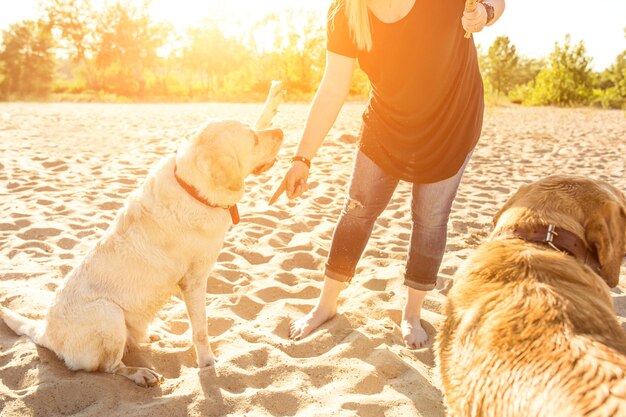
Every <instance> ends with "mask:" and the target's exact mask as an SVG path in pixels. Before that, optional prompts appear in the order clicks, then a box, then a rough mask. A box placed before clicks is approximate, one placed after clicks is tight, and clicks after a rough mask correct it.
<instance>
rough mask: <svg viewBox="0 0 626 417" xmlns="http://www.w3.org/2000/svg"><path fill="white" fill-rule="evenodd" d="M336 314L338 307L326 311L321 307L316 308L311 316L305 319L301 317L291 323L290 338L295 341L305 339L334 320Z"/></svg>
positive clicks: (308, 315) (310, 312) (311, 312)
mask: <svg viewBox="0 0 626 417" xmlns="http://www.w3.org/2000/svg"><path fill="white" fill-rule="evenodd" d="M335 314H337V307H335V308H330V309H324V308H320V307H319V306H315V307H314V308H313V310H311V311H309V314H307V315H306V316H304V317H300V318H299V319H298V320H296V321H294V322H293V323H291V331H290V334H289V337H290V338H291V339H293V340H300V339H302V338H305V337H307V336H308V335H309V334H310V333H311V332H312V331H313V330H315V329H317V328H318V327H320V326H321V325H322V324H324V323H326V322H327V321H328V320H330V319H331V318H333V317H334V316H335Z"/></svg>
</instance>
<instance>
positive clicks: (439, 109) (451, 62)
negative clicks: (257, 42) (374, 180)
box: [327, 0, 484, 183]
mask: <svg viewBox="0 0 626 417" xmlns="http://www.w3.org/2000/svg"><path fill="white" fill-rule="evenodd" d="M336 1H337V0H336ZM336 1H335V2H333V4H331V7H330V10H329V13H328V17H329V22H328V31H327V35H328V39H327V49H328V50H329V51H331V52H334V53H337V54H340V55H344V56H348V57H352V58H357V59H358V62H359V65H360V66H361V68H362V69H363V71H364V72H365V73H366V74H367V76H368V77H369V80H370V83H371V86H372V90H371V93H370V98H369V102H368V105H367V108H366V110H365V112H364V114H363V124H362V128H361V132H360V135H359V147H360V149H361V150H362V151H363V152H364V153H365V154H366V155H367V156H368V157H369V158H370V159H372V160H373V161H374V162H376V163H377V164H378V165H379V166H380V167H381V168H382V169H383V170H384V171H386V172H387V173H388V174H390V175H392V176H394V177H396V178H400V179H403V180H406V181H410V182H414V183H433V182H438V181H441V180H444V179H447V178H450V177H452V176H454V175H455V174H456V173H457V172H458V170H459V169H460V168H461V166H462V165H463V162H464V161H465V158H466V156H467V154H468V153H469V152H470V151H471V150H472V149H473V148H474V146H475V145H476V142H477V141H478V138H479V136H480V131H481V129H482V120H483V108H484V98H483V83H482V78H481V76H480V72H479V69H478V59H477V54H476V47H475V46H474V41H473V39H465V38H464V36H463V35H464V34H465V32H464V30H463V27H462V25H461V16H462V14H463V9H464V4H465V1H464V0H436V1H429V2H424V1H422V0H415V5H414V6H413V8H412V9H411V11H410V12H409V13H408V14H407V15H406V16H405V17H404V18H402V19H401V20H399V21H397V22H395V23H384V22H382V21H380V20H379V19H378V18H376V16H374V15H373V14H372V13H371V12H370V22H371V27H372V41H373V42H372V43H373V47H372V50H371V51H370V52H367V51H362V50H358V48H357V47H356V45H355V44H354V42H353V40H352V38H351V35H350V31H349V28H348V22H347V18H346V15H345V12H344V7H343V5H341V6H340V9H339V10H338V11H337V13H334V14H333V13H332V11H333V10H334V9H335V7H336V5H337V3H336Z"/></svg>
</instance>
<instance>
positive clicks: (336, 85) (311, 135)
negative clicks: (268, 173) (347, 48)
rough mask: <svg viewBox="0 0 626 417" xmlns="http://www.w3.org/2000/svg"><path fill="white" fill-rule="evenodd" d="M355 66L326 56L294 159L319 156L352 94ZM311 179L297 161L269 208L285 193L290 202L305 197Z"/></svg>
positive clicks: (338, 57)
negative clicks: (320, 78) (318, 152)
mask: <svg viewBox="0 0 626 417" xmlns="http://www.w3.org/2000/svg"><path fill="white" fill-rule="evenodd" d="M354 63H355V58H349V57H346V56H343V55H339V54H336V53H333V52H330V51H329V52H327V53H326V69H325V70H324V76H323V77H322V82H321V83H320V86H319V88H318V89H317V93H315V97H314V98H313V102H312V103H311V107H310V109H309V114H308V116H307V119H306V123H305V125H304V131H303V132H302V138H301V139H300V144H299V145H298V149H297V151H296V154H295V155H297V156H304V157H305V158H307V159H309V160H311V159H313V157H314V156H315V154H316V153H317V150H318V149H319V147H320V146H321V145H322V142H323V141H324V138H325V137H326V135H327V134H328V131H329V130H330V128H331V127H332V126H333V124H334V123H335V119H337V115H338V114H339V110H341V106H343V103H344V102H345V101H346V97H347V96H348V93H349V92H350V83H351V81H352V73H353V72H354ZM308 176H309V167H308V166H307V165H306V164H305V163H304V162H300V161H294V162H293V163H292V164H291V167H290V168H289V171H287V174H286V175H285V178H284V179H283V180H282V182H281V183H280V185H279V186H278V188H277V189H276V191H275V192H274V195H273V196H272V198H271V199H270V201H269V204H270V205H271V204H273V203H274V202H275V201H276V200H277V199H278V197H280V195H281V194H282V193H283V192H285V191H286V192H287V197H288V198H290V199H292V198H296V197H299V196H300V195H302V193H304V192H305V191H306V190H307V189H308V186H307V178H308Z"/></svg>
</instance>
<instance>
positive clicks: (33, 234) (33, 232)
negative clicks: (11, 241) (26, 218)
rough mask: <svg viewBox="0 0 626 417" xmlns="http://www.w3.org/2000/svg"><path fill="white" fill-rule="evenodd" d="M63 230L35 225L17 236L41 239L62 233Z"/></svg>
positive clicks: (25, 238) (27, 238)
mask: <svg viewBox="0 0 626 417" xmlns="http://www.w3.org/2000/svg"><path fill="white" fill-rule="evenodd" d="M61 232H62V230H60V229H56V228H54V227H33V228H30V229H28V230H26V231H25V232H24V233H18V234H17V236H18V237H19V238H20V239H23V240H40V239H45V238H48V237H53V236H58V235H60V234H61Z"/></svg>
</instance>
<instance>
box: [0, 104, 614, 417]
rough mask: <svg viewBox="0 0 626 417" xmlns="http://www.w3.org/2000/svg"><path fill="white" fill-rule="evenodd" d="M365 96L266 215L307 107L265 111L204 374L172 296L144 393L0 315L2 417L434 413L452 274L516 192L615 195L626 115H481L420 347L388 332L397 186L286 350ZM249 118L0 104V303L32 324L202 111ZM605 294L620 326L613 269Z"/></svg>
mask: <svg viewBox="0 0 626 417" xmlns="http://www.w3.org/2000/svg"><path fill="white" fill-rule="evenodd" d="M364 105H365V104H364V103H348V104H346V105H345V106H344V109H343V110H342V112H341V114H340V116H339V118H338V119H337V122H336V123H335V126H334V128H333V129H332V130H331V132H330V133H329V135H328V137H327V139H326V141H325V143H324V145H323V147H322V148H321V150H320V152H319V153H318V156H317V157H316V158H314V160H313V167H312V170H311V176H310V190H309V191H308V193H307V194H306V195H305V196H304V197H303V198H301V199H298V200H296V201H291V202H289V201H288V200H287V199H286V197H282V198H281V199H280V200H279V201H278V202H277V203H276V204H275V205H274V206H271V207H270V206H268V204H267V201H268V200H269V197H270V196H271V194H272V191H273V190H274V189H275V187H276V186H277V185H278V183H279V181H280V180H281V179H282V176H283V174H284V172H285V171H286V169H287V167H288V164H289V158H290V157H291V156H292V155H293V153H294V150H295V146H296V144H297V141H298V139H299V135H300V133H301V130H302V128H303V126H304V121H305V118H306V115H307V111H308V105H307V104H289V103H287V104H284V105H282V106H281V107H280V110H279V113H278V115H277V116H276V117H275V119H274V125H275V126H276V127H280V128H282V129H283V130H284V133H285V142H284V146H283V149H282V150H281V152H280V154H279V160H278V162H277V163H276V165H275V166H274V167H273V168H272V169H271V170H269V171H268V172H265V173H263V174H262V175H260V176H258V177H250V178H249V179H248V180H247V182H246V195H245V196H244V198H243V200H242V201H241V202H240V203H239V212H240V214H241V223H240V224H238V225H235V226H232V227H231V229H230V231H229V232H228V233H227V236H226V239H225V242H224V247H223V250H222V251H221V254H220V256H219V259H218V263H217V264H216V266H215V267H214V269H213V271H212V272H211V274H210V276H209V278H208V292H207V295H206V311H207V317H208V323H209V327H208V330H209V335H210V338H211V346H212V348H213V351H214V352H215V353H216V354H217V356H218V360H219V362H218V363H217V365H216V366H214V367H208V368H204V369H198V368H197V367H196V364H195V352H194V348H193V345H192V342H191V329H190V326H189V321H188V319H187V314H186V310H185V306H184V303H183V301H182V299H181V296H180V295H177V296H174V297H173V298H172V299H171V301H170V302H168V303H167V305H166V306H165V307H164V308H163V309H162V310H161V312H160V313H159V315H158V316H157V317H156V319H155V321H154V323H153V325H152V326H151V333H152V334H155V335H158V339H159V340H155V341H153V342H146V343H144V344H142V345H141V347H140V349H139V350H135V351H130V352H129V353H128V355H127V357H126V358H125V362H126V363H128V364H136V365H144V366H151V367H154V368H155V369H156V370H157V371H158V372H159V373H161V374H162V375H163V376H164V378H165V380H164V382H163V383H162V384H161V385H160V386H159V387H156V388H150V389H144V388H141V387H138V386H136V385H134V384H133V383H132V382H130V381H128V380H127V379H125V378H123V377H121V376H115V375H108V374H103V373H87V372H72V371H70V370H68V369H67V368H66V367H65V365H64V364H63V363H62V362H61V361H60V360H59V359H58V358H57V357H56V356H55V354H54V353H52V352H51V351H49V350H47V349H45V348H42V347H38V346H36V345H35V344H34V343H33V342H32V341H30V340H29V339H28V338H26V337H18V336H16V335H15V334H14V333H13V332H12V331H11V330H10V329H9V328H8V327H7V326H6V325H5V324H4V323H0V416H1V417H9V416H11V417H12V416H41V417H52V416H68V415H72V416H125V417H129V416H146V417H148V416H192V417H199V416H226V415H237V416H255V417H256V416H295V415H297V416H311V417H313V416H387V417H389V416H425V417H439V416H444V415H445V407H444V404H443V397H442V393H441V391H440V388H439V387H440V384H439V381H438V377H437V372H436V368H435V358H434V354H433V351H432V339H433V336H434V334H435V328H436V326H437V325H438V323H440V322H441V320H442V315H441V313H442V311H441V306H442V303H443V301H444V299H445V294H446V292H447V289H448V288H449V287H450V285H452V281H453V280H452V278H453V275H454V273H455V271H456V270H457V268H458V267H459V265H460V264H461V263H462V262H463V261H464V260H465V259H466V258H467V256H468V255H469V254H470V253H471V252H472V251H473V250H474V249H475V248H476V247H477V246H478V245H479V244H480V243H481V242H483V241H484V240H485V238H486V237H487V236H488V235H489V233H490V231H491V229H492V223H491V219H492V217H493V215H494V214H495V213H496V212H497V210H498V209H499V208H500V207H501V206H502V205H503V204H504V202H505V201H506V200H507V199H508V197H510V196H511V194H512V193H513V192H514V191H515V190H517V188H518V187H519V186H521V185H523V184H526V183H528V182H531V181H534V180H537V179H539V178H542V177H545V176H547V175H551V174H559V173H561V174H577V175H583V176H587V177H590V178H594V179H602V180H606V181H609V182H610V183H612V184H613V185H615V186H616V187H618V188H619V189H621V190H622V191H626V156H625V155H626V115H625V113H624V112H623V111H618V110H613V111H608V110H596V109H588V108H583V109H556V108H545V107H538V108H528V107H516V106H507V107H488V108H487V109H486V112H485V122H484V126H483V134H482V137H481V140H480V142H479V144H478V146H477V148H476V150H475V152H474V154H473V157H472V159H471V161H470V163H469V165H468V167H467V170H466V172H465V175H464V178H463V181H462V183H461V185H460V188H459V192H458V194H457V198H456V200H455V203H454V205H453V210H452V215H451V218H450V222H449V229H448V243H447V248H446V253H445V255H444V259H443V263H442V265H441V268H440V272H439V282H438V285H437V289H436V290H434V291H432V292H431V293H430V294H429V296H428V298H427V300H426V302H425V309H424V312H423V315H422V318H423V320H424V325H425V328H426V330H427V332H428V334H429V337H430V341H429V343H428V345H427V347H425V348H422V349H418V350H410V349H407V348H406V347H404V346H403V344H402V337H401V334H400V328H399V323H400V318H401V309H402V305H403V303H404V298H405V291H406V290H405V288H403V286H402V280H403V271H404V263H405V260H406V255H407V247H408V242H409V238H410V231H411V213H410V196H411V188H410V184H408V183H403V182H401V184H400V185H399V186H398V189H397V190H396V192H395V194H394V197H393V199H392V201H391V202H390V204H389V206H388V207H387V209H386V210H385V212H384V213H383V214H382V215H381V217H380V218H379V219H378V221H377V223H376V225H375V227H374V231H373V233H372V237H371V239H370V241H369V244H368V246H367V247H366V249H365V252H364V254H363V257H362V259H361V262H360V263H359V267H358V268H357V275H356V277H355V279H354V280H353V281H352V283H351V284H350V285H349V286H348V287H347V288H346V290H345V291H344V292H343V293H342V296H341V304H340V308H339V314H338V315H337V316H336V317H335V318H333V319H332V320H331V321H329V322H328V323H326V324H324V325H323V326H322V327H321V328H320V329H319V330H318V331H316V332H314V333H313V334H312V335H310V336H309V337H307V338H305V339H304V340H301V341H298V342H294V341H291V340H290V339H289V337H288V336H289V335H288V333H289V324H290V322H291V321H292V320H294V319H296V318H298V317H301V316H302V315H303V314H305V313H307V312H308V311H309V310H310V309H311V307H312V306H313V305H314V303H315V300H316V298H317V297H318V296H319V293H320V289H321V284H322V281H323V269H324V264H325V261H326V256H327V254H328V250H329V247H330V241H331V237H332V233H333V230H334V226H335V223H336V220H337V218H338V216H339V214H340V212H341V209H342V206H343V204H344V202H345V194H346V191H347V189H346V187H347V184H348V181H349V179H350V175H351V169H352V160H353V157H354V153H355V151H356V137H355V135H356V134H357V133H358V129H359V126H360V122H361V113H362V111H363V109H364ZM260 110H261V104H222V103H210V104H207V103H195V104H73V103H49V104H47V103H0V195H1V197H0V213H1V218H0V304H1V305H2V306H4V307H7V308H10V309H12V310H15V311H17V312H19V313H21V314H24V315H25V316H28V317H31V318H43V316H44V315H45V312H46V309H47V307H48V306H49V305H50V304H51V303H52V301H53V300H54V293H55V290H56V289H57V288H58V287H59V285H61V282H62V280H63V279H64V277H65V276H66V275H67V274H68V272H69V271H71V270H72V268H73V267H74V266H76V265H77V264H78V263H79V262H80V260H81V259H82V257H83V256H84V255H85V254H86V253H87V251H88V250H89V248H90V247H91V246H93V245H94V244H95V243H96V242H97V240H98V239H99V238H100V237H101V236H102V235H103V234H104V232H105V230H106V229H107V227H108V225H109V224H110V223H111V222H112V220H113V219H114V217H115V215H116V212H117V211H118V210H119V209H120V208H121V207H122V205H123V203H124V200H125V199H126V197H127V196H128V194H129V193H130V192H131V191H133V190H135V189H136V188H137V187H138V186H139V185H140V184H141V183H142V181H143V179H144V178H145V177H146V175H147V174H148V172H149V171H150V169H151V167H152V166H153V165H154V164H155V163H156V162H157V161H159V160H160V159H161V158H163V157H165V156H168V155H171V154H172V153H173V152H174V151H175V149H176V147H177V145H178V143H179V141H180V140H182V137H183V134H184V133H185V132H186V131H188V130H190V129H192V128H195V127H197V126H199V125H200V124H202V123H203V122H204V121H206V120H207V119H208V118H215V119H237V120H241V121H245V122H248V123H251V124H252V123H253V122H254V120H255V119H256V117H257V115H258V113H259V112H260ZM612 297H613V301H614V304H615V309H616V313H617V316H618V319H619V320H620V323H621V324H622V327H623V328H624V329H626V268H625V267H624V266H622V270H621V282H620V285H619V286H618V287H617V288H615V289H612Z"/></svg>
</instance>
